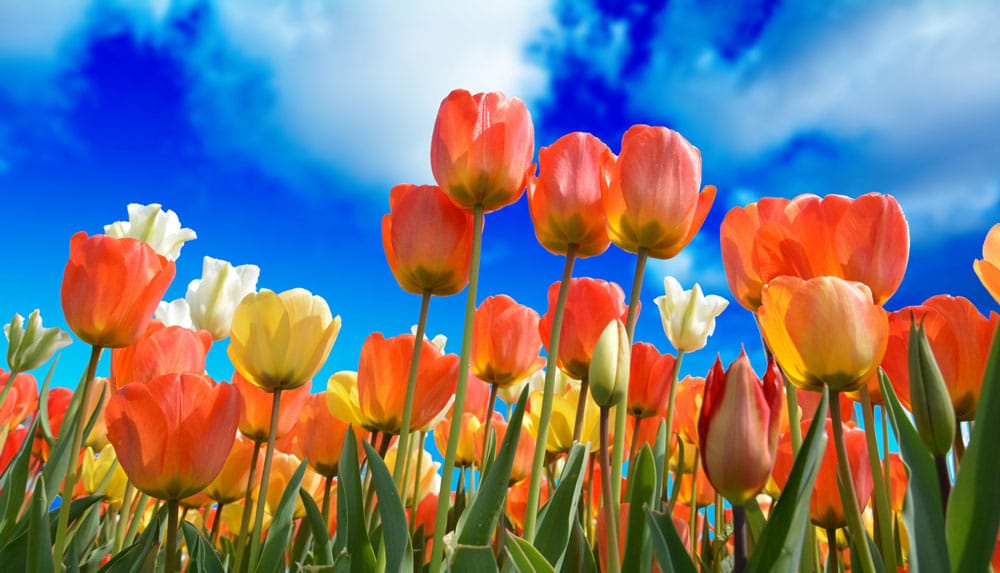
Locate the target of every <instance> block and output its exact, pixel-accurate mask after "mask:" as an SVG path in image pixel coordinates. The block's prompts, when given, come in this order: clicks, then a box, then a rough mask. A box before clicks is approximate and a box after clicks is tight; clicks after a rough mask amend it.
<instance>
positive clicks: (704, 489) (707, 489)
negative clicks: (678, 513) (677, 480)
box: [677, 459, 715, 507]
mask: <svg viewBox="0 0 1000 573" xmlns="http://www.w3.org/2000/svg"><path fill="white" fill-rule="evenodd" d="M696 470H697V472H698V481H697V482H695V483H694V498H693V501H694V502H696V503H697V504H698V507H705V506H706V505H711V504H713V503H715V488H713V487H712V482H711V481H709V480H708V476H707V475H705V466H703V465H702V464H701V460H700V459H699V461H698V465H697V468H696ZM693 481H694V475H693V474H692V473H691V471H690V469H689V471H687V472H685V473H684V474H682V475H681V489H680V493H679V494H678V496H677V502H678V503H680V504H683V505H686V506H689V507H690V506H691V502H692V497H691V486H692V482H693Z"/></svg>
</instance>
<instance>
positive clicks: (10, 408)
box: [0, 369, 38, 430]
mask: <svg viewBox="0 0 1000 573" xmlns="http://www.w3.org/2000/svg"><path fill="white" fill-rule="evenodd" d="M9 379H10V372H4V371H3V369H0V390H2V389H3V387H4V386H6V385H7V381H8V380H9ZM36 408H38V380H36V379H35V377H34V376H33V375H31V374H29V373H27V372H24V373H22V374H18V375H17V376H15V377H14V380H13V382H11V383H10V390H9V391H8V392H7V397H6V398H4V400H3V404H0V426H3V425H5V426H7V428H8V429H11V430H13V429H14V428H16V427H17V426H19V425H20V424H21V422H23V421H24V420H25V418H27V417H28V416H29V415H31V413H32V412H34V411H35V409H36Z"/></svg>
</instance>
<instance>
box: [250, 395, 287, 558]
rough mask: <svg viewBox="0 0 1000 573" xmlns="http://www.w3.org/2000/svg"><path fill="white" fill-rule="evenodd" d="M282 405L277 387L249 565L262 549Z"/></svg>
mask: <svg viewBox="0 0 1000 573" xmlns="http://www.w3.org/2000/svg"><path fill="white" fill-rule="evenodd" d="M280 405H281V388H275V390H274V400H273V401H272V402H271V427H270V428H268V432H267V450H265V453H264V470H263V472H262V473H261V474H260V489H259V490H257V491H258V494H257V512H256V515H255V516H254V522H253V531H252V532H251V533H250V555H249V557H248V558H247V559H246V560H245V563H246V565H247V567H249V566H250V564H251V563H252V562H255V561H257V552H258V551H259V550H260V534H261V530H263V529H264V507H265V506H266V505H267V482H268V480H269V479H270V477H271V461H272V460H273V459H274V441H275V439H276V438H277V434H278V413H279V412H280ZM244 511H247V510H246V509H244Z"/></svg>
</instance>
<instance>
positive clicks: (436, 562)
mask: <svg viewBox="0 0 1000 573" xmlns="http://www.w3.org/2000/svg"><path fill="white" fill-rule="evenodd" d="M482 244H483V206H482V205H475V206H474V207H473V209H472V260H471V262H470V265H469V288H468V294H467V296H466V299H465V324H464V326H463V328H462V355H461V358H460V359H459V364H458V385H457V386H456V387H455V405H454V408H455V409H454V411H455V412H456V413H457V415H453V416H452V417H451V429H450V432H449V433H448V447H447V450H446V451H445V454H444V468H442V471H441V479H442V481H443V482H444V483H442V484H441V485H442V486H443V487H442V490H441V494H440V496H439V497H438V508H437V517H436V518H435V522H434V549H433V551H432V553H431V573H438V572H439V571H440V570H441V557H442V556H443V552H444V535H445V533H446V532H445V529H447V525H448V509H449V505H450V503H451V482H452V479H453V478H454V470H455V455H456V454H457V453H458V437H459V434H460V433H461V432H462V414H461V413H462V412H464V411H465V387H466V385H467V383H468V381H469V354H470V351H471V349H472V319H473V317H474V316H475V314H476V291H477V290H478V288H479V259H480V254H481V251H482Z"/></svg>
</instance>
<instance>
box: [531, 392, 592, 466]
mask: <svg viewBox="0 0 1000 573" xmlns="http://www.w3.org/2000/svg"><path fill="white" fill-rule="evenodd" d="M583 398H584V400H586V401H587V402H586V406H584V409H583V428H582V430H581V431H580V441H581V442H582V443H587V442H590V451H591V452H596V451H597V446H598V445H599V444H600V429H601V428H600V420H601V408H600V407H599V406H598V405H597V403H596V402H594V401H593V400H592V399H591V398H590V396H589V395H588V394H584V396H583ZM528 400H529V402H530V405H529V406H528V418H527V420H526V421H527V422H529V423H526V424H525V426H527V427H528V429H529V431H531V432H532V435H533V436H535V439H536V440H537V439H538V437H537V434H536V433H535V432H536V430H535V428H537V427H538V423H539V419H538V416H539V414H538V412H541V411H542V392H540V391H535V392H532V393H531V396H530V397H529V398H528ZM579 400H580V386H579V384H572V383H571V384H567V385H566V386H565V390H564V391H563V392H559V391H558V389H557V390H556V393H555V395H554V396H553V400H552V417H551V418H550V421H549V438H548V441H547V442H546V444H545V449H546V451H548V452H549V453H554V454H561V453H565V452H568V451H569V449H570V447H571V446H572V445H573V429H574V427H575V425H576V408H577V403H578V401H579Z"/></svg>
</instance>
